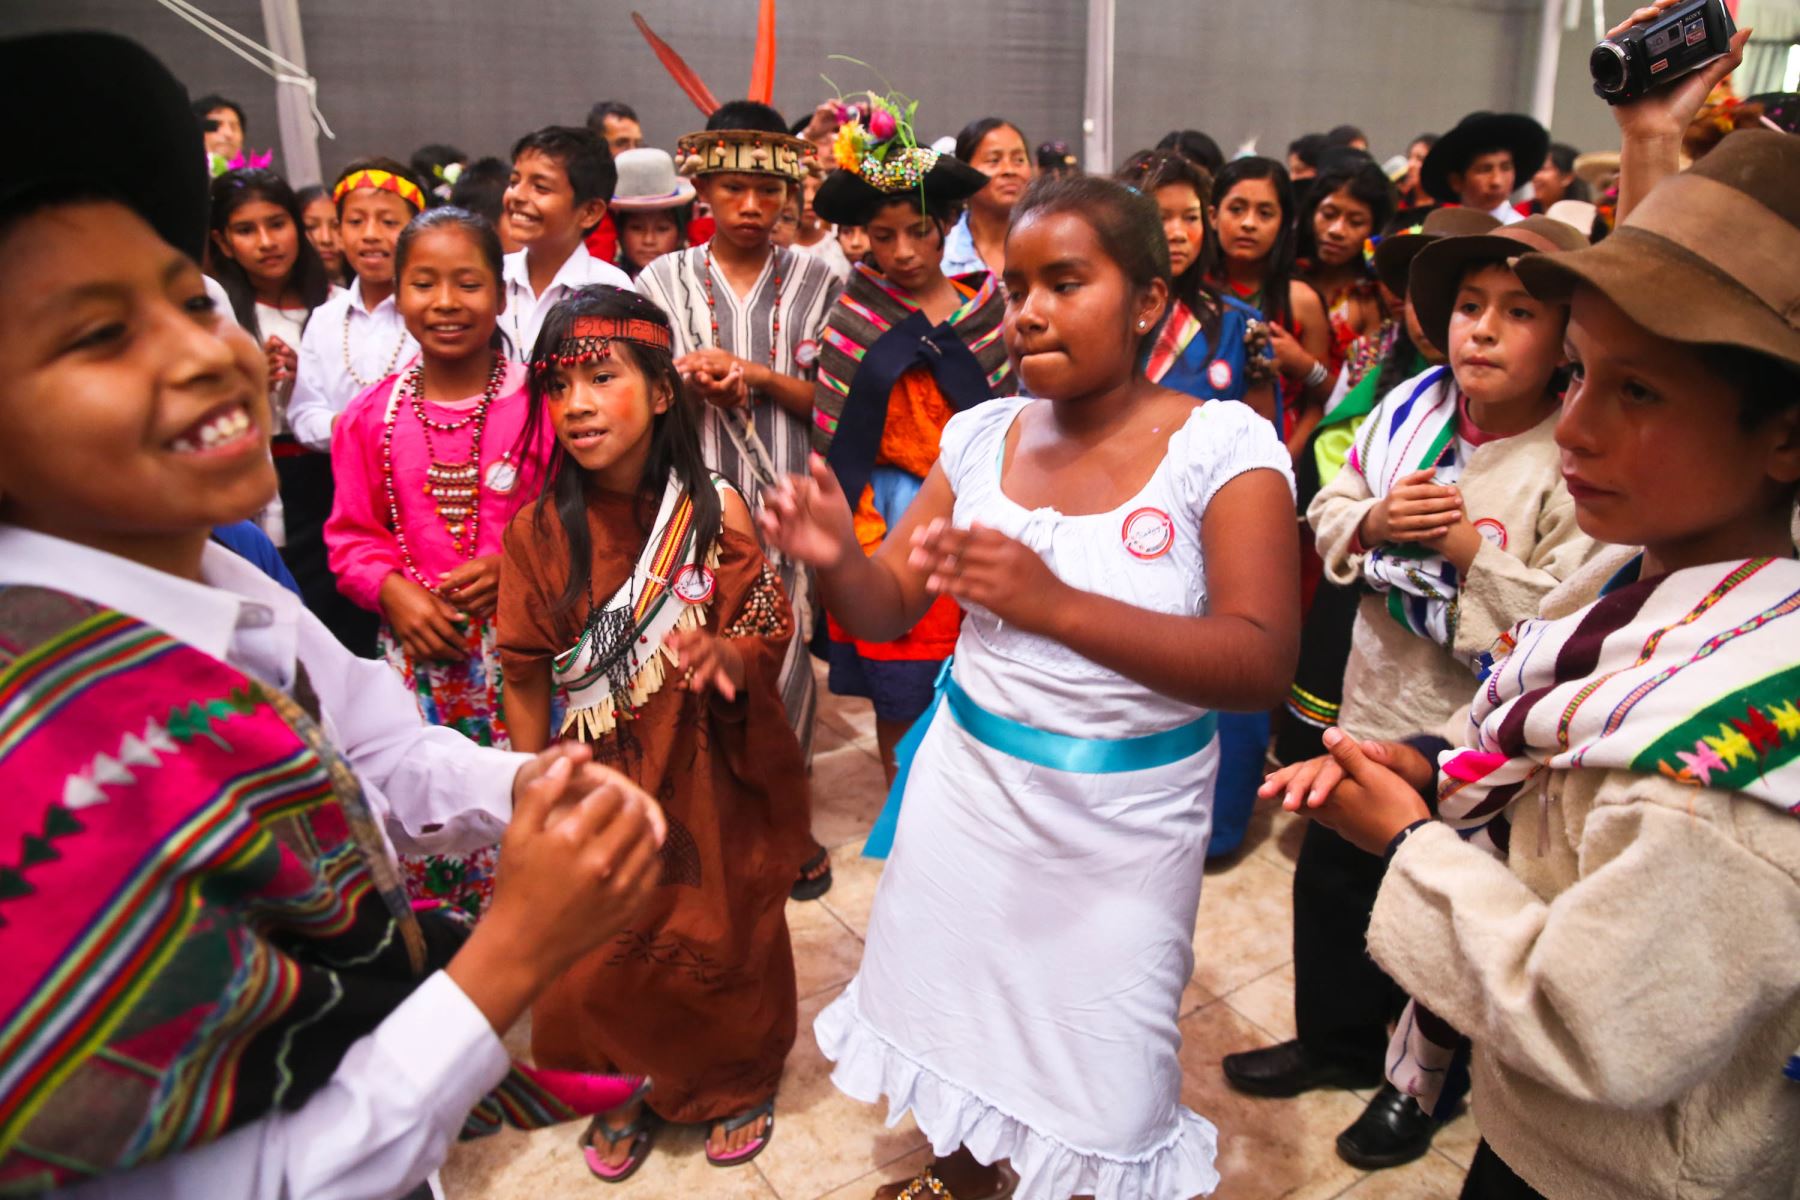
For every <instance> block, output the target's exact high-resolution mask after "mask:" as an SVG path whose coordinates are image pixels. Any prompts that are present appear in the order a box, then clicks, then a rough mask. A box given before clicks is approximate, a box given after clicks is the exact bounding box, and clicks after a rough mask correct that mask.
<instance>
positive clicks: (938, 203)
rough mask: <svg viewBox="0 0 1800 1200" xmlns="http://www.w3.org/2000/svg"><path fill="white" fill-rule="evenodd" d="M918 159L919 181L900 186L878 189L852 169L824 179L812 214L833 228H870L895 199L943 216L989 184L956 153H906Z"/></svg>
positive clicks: (924, 148)
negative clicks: (839, 226)
mask: <svg viewBox="0 0 1800 1200" xmlns="http://www.w3.org/2000/svg"><path fill="white" fill-rule="evenodd" d="M906 153H907V154H908V155H910V156H913V157H915V158H916V159H917V160H918V162H919V164H920V166H921V167H922V173H921V174H920V175H919V176H918V182H916V183H913V184H910V185H902V186H899V187H878V186H876V185H875V184H874V183H871V182H870V181H869V180H868V179H867V178H865V177H864V176H862V175H859V174H857V173H856V172H854V171H849V170H837V171H833V172H832V173H831V174H829V175H827V176H826V177H825V182H824V183H821V184H820V185H819V191H818V194H817V195H815V196H814V197H813V211H814V212H816V213H818V214H819V216H820V217H821V218H822V219H824V220H827V221H830V222H831V223H832V224H833V225H867V224H868V223H869V221H870V219H872V218H873V217H874V216H875V214H876V213H878V212H880V211H881V210H882V209H883V208H885V207H886V206H887V205H889V204H891V203H893V202H894V201H896V200H906V199H912V200H914V201H917V202H918V204H919V209H920V211H921V212H930V213H943V212H946V211H947V210H948V209H950V207H951V206H953V205H956V204H960V203H962V202H963V201H964V200H967V199H968V198H969V197H970V196H973V195H974V194H975V193H976V192H979V191H980V190H981V189H982V188H984V187H986V186H987V185H988V182H989V181H988V177H987V176H986V175H984V174H982V173H981V172H980V171H978V170H976V169H975V168H974V167H971V166H970V165H969V164H968V163H966V162H963V161H962V160H961V159H960V158H957V157H956V156H955V155H953V154H940V153H938V152H937V151H936V150H931V149H928V148H926V147H923V146H921V147H918V148H917V149H914V150H909V151H907V152H906Z"/></svg>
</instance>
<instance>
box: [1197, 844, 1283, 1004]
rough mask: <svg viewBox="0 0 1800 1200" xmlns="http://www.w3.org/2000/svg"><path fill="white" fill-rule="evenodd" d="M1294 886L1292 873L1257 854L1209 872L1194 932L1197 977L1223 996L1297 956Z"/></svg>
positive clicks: (1201, 894)
mask: <svg viewBox="0 0 1800 1200" xmlns="http://www.w3.org/2000/svg"><path fill="white" fill-rule="evenodd" d="M1293 889H1294V877H1293V875H1292V874H1291V873H1289V872H1287V871H1284V870H1282V869H1281V868H1280V867H1277V866H1273V865H1271V864H1270V863H1268V862H1265V861H1264V860H1262V859H1261V858H1258V857H1256V856H1255V855H1252V856H1250V857H1249V858H1244V859H1240V860H1238V861H1237V862H1235V863H1233V864H1232V865H1231V866H1230V867H1229V868H1227V869H1225V870H1222V871H1219V872H1218V873H1217V874H1208V875H1207V877H1206V883H1205V884H1204V886H1202V888H1201V889H1200V919H1199V922H1198V924H1197V926H1196V928H1195V931H1194V978H1195V979H1196V980H1198V981H1199V982H1200V984H1201V985H1202V986H1203V987H1205V988H1206V989H1207V990H1208V991H1210V992H1212V994H1213V995H1215V996H1224V995H1228V994H1230V993H1231V992H1233V991H1235V990H1236V989H1237V988H1240V987H1242V986H1243V985H1244V984H1246V983H1249V982H1250V981H1251V980H1253V979H1257V978H1260V977H1261V976H1263V975H1267V974H1268V973H1269V972H1270V971H1272V970H1274V969H1275V968H1276V967H1278V966H1280V965H1281V964H1282V963H1284V962H1287V961H1289V960H1290V959H1292V958H1293V956H1294V912H1293Z"/></svg>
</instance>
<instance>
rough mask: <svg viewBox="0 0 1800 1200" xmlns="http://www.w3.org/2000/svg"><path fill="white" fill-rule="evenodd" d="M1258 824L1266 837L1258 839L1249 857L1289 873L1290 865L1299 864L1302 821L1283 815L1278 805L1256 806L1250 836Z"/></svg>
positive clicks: (1296, 817) (1303, 825)
mask: <svg viewBox="0 0 1800 1200" xmlns="http://www.w3.org/2000/svg"><path fill="white" fill-rule="evenodd" d="M1259 821H1260V822H1262V823H1263V825H1264V828H1265V830H1266V833H1265V835H1264V836H1263V837H1262V838H1260V839H1258V841H1257V844H1256V849H1255V850H1253V851H1252V853H1253V854H1254V855H1255V856H1256V857H1257V858H1259V859H1261V860H1262V861H1263V862H1266V863H1273V864H1274V865H1275V866H1278V867H1280V868H1282V869H1283V870H1284V871H1292V870H1293V869H1294V864H1295V863H1296V862H1299V861H1300V838H1301V836H1302V835H1304V834H1305V833H1306V818H1305V817H1302V816H1300V815H1299V814H1298V813H1291V812H1286V811H1284V810H1283V809H1282V808H1281V807H1280V806H1279V805H1266V806H1260V807H1259V808H1258V809H1257V812H1256V816H1255V817H1254V818H1252V821H1251V826H1250V829H1251V832H1252V833H1254V832H1256V829H1257V822H1259ZM1246 840H1248V839H1247V838H1246Z"/></svg>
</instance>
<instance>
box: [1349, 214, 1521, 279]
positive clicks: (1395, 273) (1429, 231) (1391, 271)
mask: <svg viewBox="0 0 1800 1200" xmlns="http://www.w3.org/2000/svg"><path fill="white" fill-rule="evenodd" d="M1410 211H1412V212H1413V213H1414V214H1416V216H1417V219H1416V220H1414V221H1412V222H1409V223H1408V224H1407V225H1405V226H1402V227H1401V228H1400V230H1399V231H1398V232H1396V233H1390V234H1388V235H1387V236H1386V237H1384V238H1382V239H1381V242H1380V244H1379V245H1377V246H1376V247H1375V277H1376V278H1377V279H1379V280H1381V283H1382V286H1383V287H1385V288H1387V290H1388V291H1390V292H1392V293H1394V295H1396V296H1404V295H1406V285H1407V273H1408V272H1409V271H1411V270H1412V262H1413V259H1415V258H1417V257H1418V256H1419V251H1421V250H1423V249H1425V247H1427V246H1429V245H1431V243H1433V242H1435V241H1437V240H1438V239H1439V238H1447V237H1470V236H1473V235H1475V234H1480V233H1487V232H1488V231H1489V230H1493V229H1498V228H1499V227H1500V221H1499V218H1497V217H1495V216H1493V215H1492V214H1489V213H1484V212H1477V211H1476V210H1475V209H1472V208H1461V207H1451V208H1431V209H1423V210H1421V209H1412V210H1410Z"/></svg>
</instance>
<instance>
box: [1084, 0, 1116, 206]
mask: <svg viewBox="0 0 1800 1200" xmlns="http://www.w3.org/2000/svg"><path fill="white" fill-rule="evenodd" d="M1115 7H1116V5H1115V0H1088V36H1087V97H1086V100H1085V102H1084V104H1083V106H1082V122H1081V133H1082V138H1081V165H1082V168H1083V169H1084V170H1087V171H1090V172H1093V173H1094V174H1096V175H1110V174H1112V169H1113V15H1114V9H1115Z"/></svg>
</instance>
